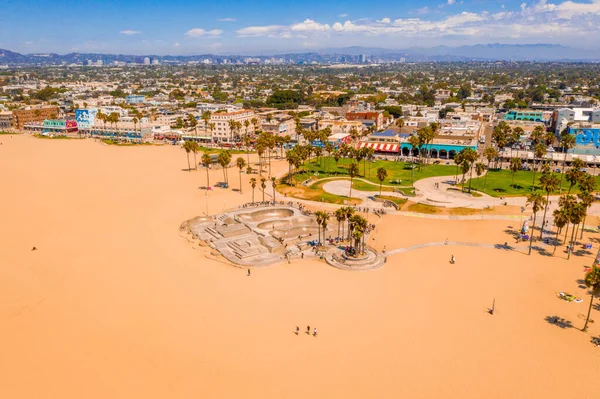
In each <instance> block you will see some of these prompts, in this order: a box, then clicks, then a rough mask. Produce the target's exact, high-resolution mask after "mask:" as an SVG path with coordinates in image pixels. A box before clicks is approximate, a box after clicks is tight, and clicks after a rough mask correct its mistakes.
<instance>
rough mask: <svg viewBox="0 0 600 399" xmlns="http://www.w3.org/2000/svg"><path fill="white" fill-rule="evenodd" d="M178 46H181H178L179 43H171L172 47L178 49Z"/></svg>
mask: <svg viewBox="0 0 600 399" xmlns="http://www.w3.org/2000/svg"><path fill="white" fill-rule="evenodd" d="M179 46H181V44H179V43H173V47H179Z"/></svg>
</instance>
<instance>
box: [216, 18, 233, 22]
mask: <svg viewBox="0 0 600 399" xmlns="http://www.w3.org/2000/svg"><path fill="white" fill-rule="evenodd" d="M217 21H219V22H235V21H237V19H235V18H217Z"/></svg>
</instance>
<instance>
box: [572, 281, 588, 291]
mask: <svg viewBox="0 0 600 399" xmlns="http://www.w3.org/2000/svg"><path fill="white" fill-rule="evenodd" d="M575 282H576V283H577V284H579V285H578V286H577V288H581V289H586V288H587V287H586V286H585V282H584V281H583V279H579V280H575Z"/></svg>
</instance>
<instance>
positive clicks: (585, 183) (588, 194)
mask: <svg viewBox="0 0 600 399" xmlns="http://www.w3.org/2000/svg"><path fill="white" fill-rule="evenodd" d="M579 189H580V190H581V192H580V194H579V199H580V200H581V202H582V203H583V205H584V207H585V215H584V217H583V223H582V227H581V237H579V238H581V239H583V230H584V228H585V219H586V217H587V210H588V209H589V208H590V206H592V204H593V203H594V196H593V195H592V193H593V192H594V191H596V179H595V178H594V177H593V176H591V175H589V174H587V173H584V174H582V176H581V178H580V179H579Z"/></svg>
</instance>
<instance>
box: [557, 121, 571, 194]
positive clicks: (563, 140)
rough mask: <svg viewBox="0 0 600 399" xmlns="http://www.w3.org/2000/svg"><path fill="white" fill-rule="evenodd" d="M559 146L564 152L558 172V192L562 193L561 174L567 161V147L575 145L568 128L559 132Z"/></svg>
mask: <svg viewBox="0 0 600 399" xmlns="http://www.w3.org/2000/svg"><path fill="white" fill-rule="evenodd" d="M559 143H560V146H561V147H562V150H563V152H564V154H565V155H564V158H563V164H562V172H561V174H560V186H559V187H560V188H559V194H561V193H562V181H563V176H564V175H565V165H566V163H567V152H569V148H573V147H574V146H575V136H573V135H572V134H571V133H569V131H568V128H565V129H564V130H563V131H562V132H560V140H559Z"/></svg>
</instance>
